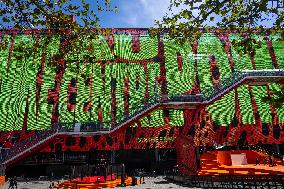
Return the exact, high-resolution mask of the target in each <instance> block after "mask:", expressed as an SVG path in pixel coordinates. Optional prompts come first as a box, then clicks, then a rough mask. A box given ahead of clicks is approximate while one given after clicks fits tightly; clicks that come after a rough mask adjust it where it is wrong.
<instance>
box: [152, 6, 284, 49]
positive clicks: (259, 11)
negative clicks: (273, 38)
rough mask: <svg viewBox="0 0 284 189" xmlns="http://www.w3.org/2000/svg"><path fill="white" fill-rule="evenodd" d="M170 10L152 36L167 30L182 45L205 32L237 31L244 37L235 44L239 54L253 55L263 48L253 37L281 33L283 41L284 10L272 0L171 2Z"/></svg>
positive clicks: (235, 41) (153, 29)
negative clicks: (268, 26) (270, 25)
mask: <svg viewBox="0 0 284 189" xmlns="http://www.w3.org/2000/svg"><path fill="white" fill-rule="evenodd" d="M168 9H169V11H170V13H169V14H167V15H166V16H164V17H163V18H162V20H161V21H155V22H156V26H157V28H151V32H152V35H157V34H158V33H160V32H165V31H166V32H167V34H168V35H169V37H171V38H178V41H179V42H180V43H184V42H186V41H190V42H191V43H192V42H194V41H195V40H197V39H199V37H200V36H201V34H202V32H210V31H213V30H214V32H216V33H220V32H224V31H229V32H237V33H239V34H240V36H242V37H243V38H240V40H234V41H232V44H233V45H234V46H238V47H239V48H237V50H238V52H239V53H240V54H243V53H250V54H251V53H252V54H254V53H255V49H256V48H260V46H261V40H260V39H256V38H254V34H255V33H256V32H258V33H261V34H264V35H269V34H271V33H272V34H273V33H275V32H279V33H281V36H282V37H281V38H282V40H283V39H284V32H283V29H282V28H283V26H284V25H283V20H284V19H283V16H284V11H283V9H280V8H278V7H277V6H276V5H274V6H272V5H271V3H270V2H269V0H260V1H242V0H232V1H231V0H230V1H229V0H222V1H219V0H218V1H217V0H212V1H207V0H206V1H201V0H190V1H189V0H171V4H170V6H169V8H168ZM177 10H178V11H177ZM267 22H270V23H271V22H272V23H273V27H272V28H266V25H265V24H266V23H267ZM263 31H265V32H263Z"/></svg>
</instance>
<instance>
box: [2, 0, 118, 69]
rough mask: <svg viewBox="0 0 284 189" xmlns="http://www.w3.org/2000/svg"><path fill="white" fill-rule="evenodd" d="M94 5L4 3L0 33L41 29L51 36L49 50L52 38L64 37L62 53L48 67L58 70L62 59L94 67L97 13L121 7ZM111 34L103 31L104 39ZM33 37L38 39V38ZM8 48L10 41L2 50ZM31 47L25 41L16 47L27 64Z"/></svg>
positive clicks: (63, 0) (62, 0) (45, 0)
mask: <svg viewBox="0 0 284 189" xmlns="http://www.w3.org/2000/svg"><path fill="white" fill-rule="evenodd" d="M90 3H93V4H92V6H90V4H89V3H88V2H87V1H85V0H78V1H70V0H59V1H53V0H41V1H37V0H3V1H1V3H0V29H10V28H12V29H16V30H20V31H23V32H24V31H26V30H28V29H40V30H42V31H43V32H47V33H48V34H47V37H46V40H45V43H44V46H45V47H47V46H48V45H49V44H50V43H53V41H52V37H51V36H54V35H59V36H61V37H62V38H63V39H64V41H62V42H61V45H60V50H59V51H58V52H57V53H56V54H55V55H53V59H52V60H53V61H50V63H49V65H48V66H50V67H51V68H53V69H56V62H57V60H60V59H62V58H64V59H65V60H66V63H78V62H79V61H80V62H83V63H91V62H92V61H93V60H94V59H95V57H96V53H94V52H96V51H95V47H94V46H93V39H97V38H98V35H97V34H98V33H97V31H98V30H96V29H98V28H99V18H98V16H97V12H99V11H117V7H112V5H111V0H105V1H102V2H100V3H99V2H98V1H97V2H90ZM75 18H76V20H75ZM109 32H110V30H107V29H104V30H100V33H102V34H103V35H107V34H109ZM33 37H34V38H36V34H35V35H34V36H33ZM7 44H8V43H7V41H3V42H1V43H0V50H4V49H7V48H9V45H7ZM28 44H30V43H26V42H24V41H23V42H19V43H18V44H17V45H15V46H14V47H13V53H14V54H15V57H16V59H17V60H24V59H25V58H26V57H29V56H30V55H31V54H33V51H34V47H33V46H30V45H28ZM65 57H69V58H67V59H66V58H65ZM70 57H72V58H70Z"/></svg>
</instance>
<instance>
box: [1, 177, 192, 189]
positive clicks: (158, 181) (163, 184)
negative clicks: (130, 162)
mask: <svg viewBox="0 0 284 189" xmlns="http://www.w3.org/2000/svg"><path fill="white" fill-rule="evenodd" d="M56 182H57V181H56ZM50 184H51V181H29V182H18V188H17V189H49V188H48V187H49V185H50ZM8 186H9V183H8V182H6V185H5V186H4V187H2V188H1V187H0V188H1V189H8ZM183 188H187V189H189V188H188V187H182V186H179V185H176V184H174V183H170V182H168V181H167V180H165V179H164V177H163V176H158V177H156V178H154V177H146V178H145V184H142V185H137V186H127V187H117V189H183Z"/></svg>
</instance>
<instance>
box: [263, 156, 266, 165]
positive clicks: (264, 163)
mask: <svg viewBox="0 0 284 189" xmlns="http://www.w3.org/2000/svg"><path fill="white" fill-rule="evenodd" d="M266 163H267V162H266V157H265V156H264V157H263V165H266Z"/></svg>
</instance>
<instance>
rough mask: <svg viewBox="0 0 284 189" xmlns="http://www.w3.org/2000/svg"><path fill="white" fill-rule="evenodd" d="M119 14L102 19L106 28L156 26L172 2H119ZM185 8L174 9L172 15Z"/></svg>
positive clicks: (136, 0)
mask: <svg viewBox="0 0 284 189" xmlns="http://www.w3.org/2000/svg"><path fill="white" fill-rule="evenodd" d="M114 2H117V3H116V5H117V6H118V9H119V11H118V13H117V14H114V15H113V14H110V15H109V16H107V17H106V18H105V19H102V22H103V23H102V25H104V26H105V27H133V28H136V27H139V28H143V27H145V28H147V27H151V26H154V21H155V20H162V18H163V16H165V15H166V14H167V13H169V11H168V7H169V5H170V0H117V1H115V0H114ZM182 8H186V7H185V6H181V7H179V8H174V9H173V10H172V12H171V13H178V12H179V11H180V10H181V9H182Z"/></svg>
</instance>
